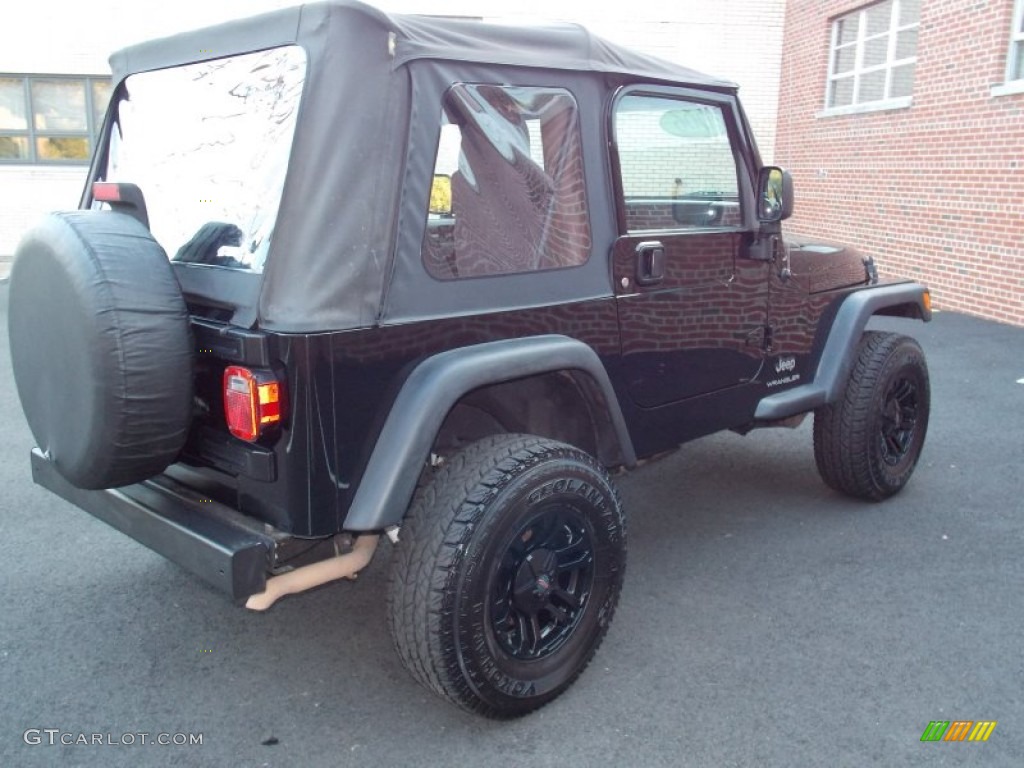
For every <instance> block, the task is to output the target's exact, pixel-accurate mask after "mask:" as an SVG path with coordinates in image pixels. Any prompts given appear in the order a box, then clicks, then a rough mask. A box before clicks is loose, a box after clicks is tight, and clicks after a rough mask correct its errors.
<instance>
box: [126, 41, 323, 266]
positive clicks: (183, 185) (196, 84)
mask: <svg viewBox="0 0 1024 768" xmlns="http://www.w3.org/2000/svg"><path fill="white" fill-rule="evenodd" d="M305 74H306V54H305V52H304V51H303V50H302V49H301V48H299V47H297V46H288V47H284V48H275V49H271V50H267V51H260V52H257V53H250V54H245V55H241V56H233V57H231V58H226V59H217V60H215V61H205V62H199V63H196V64H189V65H186V66H182V67H174V68H172V69H162V70H157V71H153V72H142V73H139V74H135V75H131V76H130V77H129V78H128V79H127V80H126V81H125V84H124V87H123V88H121V89H119V90H118V93H117V94H115V99H116V110H117V111H116V113H115V121H114V124H113V127H112V128H111V129H110V130H111V136H110V156H109V161H108V167H107V172H106V179H107V180H108V181H120V182H130V183H133V184H136V185H138V186H139V188H140V189H141V190H142V194H143V196H144V197H145V200H146V207H147V209H148V212H149V221H150V229H151V230H152V232H153V236H154V237H155V238H156V240H157V242H159V243H160V245H162V246H163V247H164V250H166V251H167V254H168V256H169V257H170V258H171V259H172V260H174V261H182V262H190V263H194V264H205V265H209V266H216V267H229V268H235V269H244V270H250V271H254V272H260V271H262V269H263V264H264V262H265V261H266V257H267V251H268V249H269V247H270V241H271V238H272V236H273V231H274V224H275V222H276V220H277V211H278V207H279V205H280V202H281V191H282V189H283V187H284V179H285V173H286V172H287V170H288V157H289V154H290V152H291V146H292V137H293V135H294V133H295V118H296V115H297V113H298V108H299V98H300V95H301V93H302V84H303V81H304V79H305Z"/></svg>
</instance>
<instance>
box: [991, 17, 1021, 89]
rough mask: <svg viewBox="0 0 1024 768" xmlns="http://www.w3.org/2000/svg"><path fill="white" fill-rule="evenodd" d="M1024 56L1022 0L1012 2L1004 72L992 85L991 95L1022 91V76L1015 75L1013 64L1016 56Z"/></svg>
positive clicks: (1015, 61)
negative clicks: (1008, 43)
mask: <svg viewBox="0 0 1024 768" xmlns="http://www.w3.org/2000/svg"><path fill="white" fill-rule="evenodd" d="M1018 56H1024V0H1017V1H1016V2H1015V3H1014V4H1013V22H1012V26H1011V27H1010V45H1009V46H1008V48H1007V51H1006V74H1005V75H1004V82H1002V83H1000V84H999V85H996V86H993V88H992V95H993V96H1010V95H1012V94H1014V93H1024V77H1017V76H1016V73H1015V72H1014V68H1015V67H1014V65H1015V64H1016V63H1017V57H1018Z"/></svg>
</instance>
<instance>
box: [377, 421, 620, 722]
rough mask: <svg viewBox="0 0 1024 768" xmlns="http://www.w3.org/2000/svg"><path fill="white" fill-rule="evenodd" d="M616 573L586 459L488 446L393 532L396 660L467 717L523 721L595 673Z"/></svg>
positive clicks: (593, 465)
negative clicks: (592, 667)
mask: <svg viewBox="0 0 1024 768" xmlns="http://www.w3.org/2000/svg"><path fill="white" fill-rule="evenodd" d="M625 565H626V530H625V520H624V517H623V513H622V506H621V503H620V501H619V497H618V494H617V492H616V490H615V488H614V486H613V485H612V483H611V480H610V479H609V477H608V475H607V473H606V472H605V471H604V469H603V468H602V467H601V466H600V465H599V464H598V463H597V462H596V461H595V460H594V459H593V458H592V457H590V456H589V455H588V454H586V453H584V452H583V451H580V450H579V449H577V448H574V447H572V446H570V445H565V444H563V443H557V442H554V441H552V440H546V439H542V438H537V437H530V436H526V435H500V436H496V437H489V438H486V439H484V440H481V441H479V442H477V443H474V444H473V445H471V446H469V447H467V448H466V449H464V450H463V451H461V452H459V453H458V454H456V455H454V456H453V457H451V458H450V459H449V460H448V461H447V462H446V463H445V464H444V465H443V466H442V467H441V469H440V470H438V472H437V473H436V474H435V475H434V476H433V477H432V478H431V479H430V480H429V481H428V482H427V483H426V484H424V485H423V486H421V488H420V489H419V491H418V492H417V494H416V497H415V498H414V500H413V503H412V505H411V507H410V509H409V513H408V515H407V517H406V521H405V524H404V525H403V526H402V530H401V541H400V542H399V544H398V546H397V547H396V550H395V558H394V561H393V563H392V571H391V583H390V590H389V624H390V628H391V633H392V637H393V639H394V642H395V646H396V648H397V650H398V655H399V657H400V658H401V660H402V662H403V664H404V665H405V666H406V668H407V669H408V670H409V672H410V673H412V675H413V677H415V678H416V679H417V680H418V681H419V682H421V683H422V684H423V685H425V686H426V687H428V688H430V689H432V690H433V691H435V692H436V693H438V694H440V695H441V696H443V697H445V698H447V699H449V700H451V701H453V702H454V703H456V704H458V705H459V706H461V707H463V708H464V709H467V710H470V711H472V712H477V713H480V714H483V715H486V716H488V717H497V718H505V717H516V716H519V715H524V714H526V713H528V712H531V711H533V710H535V709H537V708H538V707H541V706H543V705H544V704H546V703H548V702H549V701H551V700H552V699H554V698H555V697H556V696H558V695H559V694H560V693H562V692H563V691H564V690H565V689H566V688H568V687H569V686H570V685H571V684H572V683H573V681H574V680H575V679H576V678H577V677H578V676H579V675H580V673H581V672H582V671H583V669H584V668H585V667H586V666H587V664H588V663H589V662H590V659H591V658H592V657H593V655H594V653H595V652H596V650H597V647H598V646H599V645H600V643H601V640H602V639H603V638H604V635H605V632H606V631H607V629H608V625H609V623H610V621H611V618H612V614H613V613H614V610H615V605H616V603H617V602H618V598H619V592H620V590H621V587H622V580H623V575H624V572H625Z"/></svg>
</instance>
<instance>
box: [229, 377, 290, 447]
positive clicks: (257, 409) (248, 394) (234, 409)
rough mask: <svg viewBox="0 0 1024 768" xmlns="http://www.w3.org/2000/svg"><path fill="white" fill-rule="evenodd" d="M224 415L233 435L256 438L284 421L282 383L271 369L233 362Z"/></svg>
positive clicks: (249, 439)
mask: <svg viewBox="0 0 1024 768" xmlns="http://www.w3.org/2000/svg"><path fill="white" fill-rule="evenodd" d="M224 417H225V419H226V420H227V423H228V429H229V430H230V431H231V434H232V435H234V436H235V437H237V438H239V439H241V440H248V441H249V442H252V441H253V440H256V439H257V438H258V437H259V436H260V435H261V434H262V433H263V431H264V430H265V429H266V428H268V427H271V426H273V425H275V424H277V423H279V422H280V421H281V385H280V384H279V383H278V381H277V379H275V378H274V376H273V374H271V373H269V372H266V371H259V370H257V371H252V370H250V369H248V368H243V367H242V366H240V365H229V366H228V367H227V368H225V369H224Z"/></svg>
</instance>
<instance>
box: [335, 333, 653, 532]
mask: <svg viewBox="0 0 1024 768" xmlns="http://www.w3.org/2000/svg"><path fill="white" fill-rule="evenodd" d="M556 371H569V372H571V373H573V374H577V373H578V374H582V376H580V378H581V379H583V380H584V381H585V382H586V384H587V385H588V386H586V389H589V390H590V393H589V394H590V395H591V396H592V397H598V398H600V399H601V400H603V402H602V403H601V405H602V406H603V407H604V410H605V412H606V413H607V416H608V424H607V426H608V428H609V429H610V430H611V431H613V433H614V436H615V437H616V438H617V440H616V441H615V442H617V449H618V450H617V452H616V453H615V455H609V456H603V457H600V458H601V459H602V460H603V461H605V463H608V464H625V465H627V466H632V465H633V464H635V463H636V454H635V452H634V450H633V444H632V441H631V440H630V437H629V432H628V431H627V429H626V422H625V419H624V418H623V416H622V411H621V409H620V408H619V403H618V400H617V398H616V396H615V392H614V390H613V389H612V384H611V381H610V380H609V378H608V373H607V372H606V371H605V368H604V365H603V364H602V363H601V360H600V358H599V357H598V356H597V353H596V352H594V350H593V349H591V348H590V347H589V346H587V345H586V344H584V343H583V342H581V341H577V340H576V339H572V338H569V337H568V336H560V335H544V336H531V337H527V338H522V339H506V340H502V341H492V342H486V343H483V344H474V345H472V346H468V347H461V348H459V349H452V350H448V351H446V352H441V353H439V354H437V355H434V356H433V357H429V358H427V359H426V360H424V361H423V362H421V363H419V364H418V365H417V366H416V367H415V368H414V369H413V370H412V372H411V373H410V374H409V376H408V378H406V380H405V382H404V384H403V385H402V388H401V390H400V391H399V393H398V396H397V397H396V398H395V400H394V403H393V404H392V406H391V410H390V411H389V413H388V416H387V418H386V419H385V421H384V426H383V427H382V428H381V432H380V435H379V436H378V438H377V443H376V445H375V446H374V449H373V452H372V453H371V454H370V459H369V461H368V463H367V465H366V469H365V471H364V472H363V476H362V479H361V480H360V482H359V488H358V489H357V491H356V494H355V497H354V498H353V500H352V504H351V506H350V507H349V510H348V514H347V516H346V517H345V523H344V529H345V530H350V531H372V530H380V529H381V528H385V527H387V526H389V525H394V524H397V523H399V522H400V521H401V519H402V517H403V516H404V515H405V510H406V508H407V507H408V506H409V501H410V500H411V499H412V495H413V493H414V492H415V490H416V483H417V481H418V480H419V477H420V473H421V471H422V468H423V465H424V463H425V462H426V461H427V459H428V458H429V456H430V449H431V447H432V445H433V443H434V438H435V437H436V435H437V433H438V430H439V429H440V428H441V425H442V423H443V422H444V419H445V417H446V416H447V414H448V412H449V411H450V410H451V408H452V406H454V405H455V404H456V403H457V402H458V401H459V399H460V398H461V397H462V396H463V395H465V394H467V393H468V392H471V391H473V390H474V389H478V388H480V387H483V386H486V385H489V384H498V383H501V382H506V381H511V380H514V379H519V378H523V377H526V376H533V375H537V374H543V373H553V372H556ZM587 379H589V381H586V380H587Z"/></svg>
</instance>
